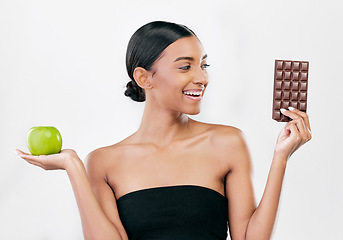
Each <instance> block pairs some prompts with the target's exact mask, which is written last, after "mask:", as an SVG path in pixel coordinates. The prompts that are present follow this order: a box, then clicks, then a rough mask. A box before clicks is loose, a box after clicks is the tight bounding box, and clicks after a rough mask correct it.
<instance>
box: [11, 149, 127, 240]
mask: <svg viewBox="0 0 343 240" xmlns="http://www.w3.org/2000/svg"><path fill="white" fill-rule="evenodd" d="M17 153H18V155H19V156H20V157H21V158H23V159H25V160H26V161H27V162H29V163H31V164H34V165H36V166H39V167H41V168H43V169H45V170H54V169H65V170H66V172H67V174H68V177H69V179H70V183H71V185H72V188H73V191H74V194H75V198H76V202H77V205H78V208H79V212H80V216H81V221H82V228H83V233H84V237H85V239H86V240H92V239H96V240H98V239H104V240H106V239H108V240H122V238H121V236H120V234H119V231H118V230H117V228H116V227H115V226H114V224H113V223H112V222H111V221H110V220H109V219H108V217H106V215H105V213H104V212H103V210H102V209H101V207H100V205H99V203H98V202H97V200H96V197H95V195H94V193H93V190H92V187H91V184H90V182H89V180H88V176H87V173H86V170H85V167H84V165H83V163H82V161H81V160H80V159H79V157H78V156H77V154H76V153H75V151H73V150H69V149H67V150H62V151H61V153H59V154H53V155H47V156H43V155H42V156H32V155H31V154H27V153H24V152H22V151H19V150H17Z"/></svg>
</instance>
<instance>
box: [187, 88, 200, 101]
mask: <svg viewBox="0 0 343 240" xmlns="http://www.w3.org/2000/svg"><path fill="white" fill-rule="evenodd" d="M182 93H183V94H184V95H185V96H186V97H187V98H190V99H192V100H196V101H199V100H201V99H202V94H203V89H190V90H184V91H182Z"/></svg>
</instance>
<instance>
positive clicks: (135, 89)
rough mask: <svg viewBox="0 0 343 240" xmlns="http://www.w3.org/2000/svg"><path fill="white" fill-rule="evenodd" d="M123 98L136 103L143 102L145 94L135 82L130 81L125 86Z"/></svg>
mask: <svg viewBox="0 0 343 240" xmlns="http://www.w3.org/2000/svg"><path fill="white" fill-rule="evenodd" d="M124 94H125V96H127V97H130V98H131V99H132V100H134V101H136V102H144V101H145V92H144V89H142V88H141V87H140V86H138V85H137V83H136V82H135V81H133V80H132V81H130V82H128V83H127V84H126V90H125V93H124Z"/></svg>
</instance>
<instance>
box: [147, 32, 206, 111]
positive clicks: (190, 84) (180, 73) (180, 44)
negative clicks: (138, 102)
mask: <svg viewBox="0 0 343 240" xmlns="http://www.w3.org/2000/svg"><path fill="white" fill-rule="evenodd" d="M206 59H207V55H206V54H205V51H204V49H203V47H202V44H201V42H200V41H199V40H198V38H197V37H194V36H192V37H184V38H181V39H178V40H177V41H175V42H174V43H172V44H171V45H169V46H168V47H167V48H166V49H165V50H164V51H163V52H162V54H161V57H160V58H159V59H158V60H156V62H155V63H154V65H153V66H152V68H151V70H150V71H149V73H150V77H151V82H152V89H150V91H149V93H148V94H150V95H151V97H152V98H151V99H152V100H153V102H154V104H158V105H159V107H162V108H166V109H169V110H172V111H176V112H181V113H186V114H190V115H194V114H198V113H199V112H200V102H201V99H202V96H203V94H204V91H205V88H206V86H207V84H208V76H207V72H206V67H208V65H207V63H206ZM149 97H150V96H149Z"/></svg>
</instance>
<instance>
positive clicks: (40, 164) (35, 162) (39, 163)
mask: <svg viewBox="0 0 343 240" xmlns="http://www.w3.org/2000/svg"><path fill="white" fill-rule="evenodd" d="M24 160H25V161H26V162H28V163H30V164H32V165H35V166H37V167H41V168H43V164H42V163H41V162H39V161H36V160H31V159H24Z"/></svg>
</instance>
